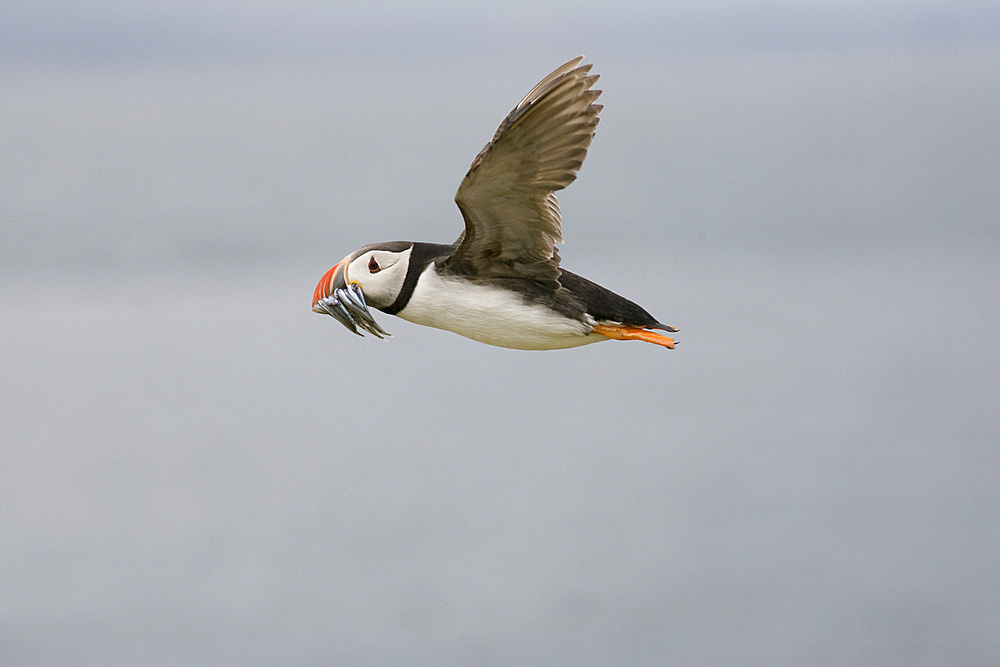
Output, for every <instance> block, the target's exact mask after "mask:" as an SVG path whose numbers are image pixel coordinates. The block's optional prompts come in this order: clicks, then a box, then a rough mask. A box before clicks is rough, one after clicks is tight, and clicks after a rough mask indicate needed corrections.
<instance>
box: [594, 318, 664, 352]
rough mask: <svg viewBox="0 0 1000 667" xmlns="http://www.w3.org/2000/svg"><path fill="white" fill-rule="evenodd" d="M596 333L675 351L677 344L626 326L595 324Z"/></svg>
mask: <svg viewBox="0 0 1000 667" xmlns="http://www.w3.org/2000/svg"><path fill="white" fill-rule="evenodd" d="M594 333H596V334H601V335H602V336H607V337H608V338H614V339H615V340H644V341H646V342H647V343H652V344H654V345H662V346H663V347H669V348H670V349H673V348H674V345H675V344H676V343H675V342H674V339H673V338H668V337H667V336H664V335H662V334H658V333H656V332H653V331H649V330H648V329H641V328H639V327H630V326H626V325H624V324H595V325H594Z"/></svg>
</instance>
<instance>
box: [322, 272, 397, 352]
mask: <svg viewBox="0 0 1000 667" xmlns="http://www.w3.org/2000/svg"><path fill="white" fill-rule="evenodd" d="M342 264H343V262H342V263H341V264H338V265H337V266H335V267H333V269H331V270H330V274H332V276H331V278H332V284H330V285H328V287H327V289H326V290H324V291H325V292H327V295H326V296H323V297H321V298H319V299H317V300H316V301H315V303H313V307H312V309H313V312H316V313H326V314H327V315H330V316H331V317H333V318H334V319H335V320H337V321H338V322H340V323H341V324H343V325H344V326H345V327H347V328H348V329H350V330H351V331H353V332H354V333H356V334H358V335H359V336H363V335H364V334H362V333H361V332H360V331H358V327H359V326H360V327H361V328H362V329H364V330H365V331H367V332H368V333H370V334H372V335H373V336H376V337H377V338H383V337H385V336H391V335H392V334H390V333H389V332H388V331H386V330H385V329H383V328H382V327H380V326H379V325H378V322H376V321H375V318H374V317H372V313H371V311H370V310H369V309H368V304H367V303H365V295H364V292H362V291H361V287H360V286H359V285H358V284H357V283H351V284H350V285H348V284H346V283H345V282H344V269H343V267H342ZM328 275H329V274H328ZM323 282H325V281H320V285H322V284H323ZM318 289H319V288H317V291H318Z"/></svg>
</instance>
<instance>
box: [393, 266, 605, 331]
mask: <svg viewBox="0 0 1000 667" xmlns="http://www.w3.org/2000/svg"><path fill="white" fill-rule="evenodd" d="M397 315H398V316H399V317H402V318H403V319H404V320H408V321H410V322H413V323H415V324H423V325H424V326H428V327H436V328H438V329H446V330H448V331H454V332H455V333H457V334H461V335H462V336H465V337H467V338H472V339H473V340H478V341H480V342H483V343H488V344H490V345H498V346H500V347H512V348H516V349H520V350H556V349H561V348H566V347H576V346H578V345H586V344H587V343H596V342H597V341H601V340H607V338H605V337H604V336H601V335H600V334H594V333H591V332H590V331H591V326H593V324H594V322H593V321H589V322H578V321H576V320H574V319H570V318H568V317H564V316H562V315H560V314H559V313H556V312H553V311H552V310H549V309H548V308H545V307H543V306H538V305H533V304H529V303H526V302H525V301H524V299H522V298H521V297H520V296H519V295H518V294H516V293H514V292H511V291H509V290H505V289H502V288H499V287H493V286H490V285H481V284H476V283H471V282H469V281H467V280H461V279H459V278H449V277H442V276H439V275H438V274H437V272H436V271H435V270H434V265H433V264H432V265H431V266H429V267H428V269H427V270H426V271H424V272H423V274H421V276H420V279H419V280H418V281H417V285H416V287H415V288H414V290H413V296H412V297H410V301H409V303H407V304H406V308H403V309H402V310H401V311H399V312H398V313H397Z"/></svg>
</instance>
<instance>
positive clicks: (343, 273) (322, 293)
mask: <svg viewBox="0 0 1000 667" xmlns="http://www.w3.org/2000/svg"><path fill="white" fill-rule="evenodd" d="M341 267H343V270H341ZM347 285H348V283H347V257H345V258H344V259H342V260H341V261H339V262H337V264H335V265H334V267H333V268H332V269H330V270H329V271H327V272H326V273H324V274H323V277H322V278H320V279H319V282H318V283H317V284H316V289H315V290H314V291H313V301H312V305H313V310H314V311H316V312H317V313H325V312H326V311H325V310H323V309H322V308H320V309H318V310H317V307H316V302H317V301H319V300H320V299H325V298H326V297H328V296H330V295H331V294H333V290H335V289H342V288H344V287H347Z"/></svg>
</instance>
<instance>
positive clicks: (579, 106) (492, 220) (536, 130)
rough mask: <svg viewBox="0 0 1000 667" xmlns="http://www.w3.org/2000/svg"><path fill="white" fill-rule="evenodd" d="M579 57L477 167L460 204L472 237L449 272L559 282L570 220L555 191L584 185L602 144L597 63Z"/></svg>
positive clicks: (533, 95)
mask: <svg viewBox="0 0 1000 667" xmlns="http://www.w3.org/2000/svg"><path fill="white" fill-rule="evenodd" d="M582 60H583V56H580V57H578V58H574V59H573V60H570V61H569V62H567V63H566V64H564V65H562V66H561V67H559V68H557V69H556V70H554V71H553V72H552V73H551V74H549V75H548V76H546V77H545V78H544V79H542V80H541V81H540V82H538V84H537V85H536V86H535V87H534V88H532V89H531V91H530V92H529V93H528V94H527V95H525V96H524V98H523V99H522V100H521V101H520V102H519V103H518V104H517V106H516V107H514V109H513V110H512V111H511V112H510V113H509V114H508V115H507V117H506V118H505V119H504V121H503V122H502V123H501V124H500V127H499V128H497V131H496V133H495V134H494V135H493V139H492V140H491V141H490V142H489V143H488V144H486V146H485V147H484V148H483V150H481V151H480V152H479V154H478V155H477V156H476V158H475V159H474V160H473V161H472V166H471V167H470V168H469V172H468V173H467V174H466V175H465V178H464V179H463V180H462V183H461V185H460V186H459V188H458V192H457V193H456V195H455V203H457V204H458V208H459V210H461V212H462V216H463V218H464V219H465V231H464V232H463V233H462V235H461V236H460V237H459V239H458V242H457V243H458V247H457V248H456V249H455V251H454V253H452V255H451V256H449V257H448V258H447V259H446V260H445V261H444V262H442V264H441V268H442V269H444V270H448V271H452V272H455V273H465V274H470V275H478V276H484V277H500V278H504V277H507V278H528V279H532V280H537V281H540V282H550V281H551V282H554V283H556V284H557V283H558V278H559V255H558V253H557V252H556V248H555V245H556V244H557V243H559V242H561V241H562V220H561V215H560V212H559V203H558V201H556V196H555V192H556V191H557V190H561V189H562V188H565V187H566V186H567V185H569V184H570V183H572V182H573V181H574V179H576V174H577V171H579V169H580V167H581V166H582V165H583V161H584V159H585V158H586V157H587V149H588V148H589V147H590V143H591V141H593V138H594V131H595V128H596V127H597V123H598V117H597V114H598V113H599V112H600V110H601V108H602V107H601V105H599V104H595V101H596V100H597V98H598V97H599V96H600V94H601V91H600V90H594V89H593V86H594V84H595V83H596V82H597V79H598V77H597V75H595V74H590V73H589V72H590V68H591V67H592V66H591V65H589V64H588V65H580V62H581V61H582Z"/></svg>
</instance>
